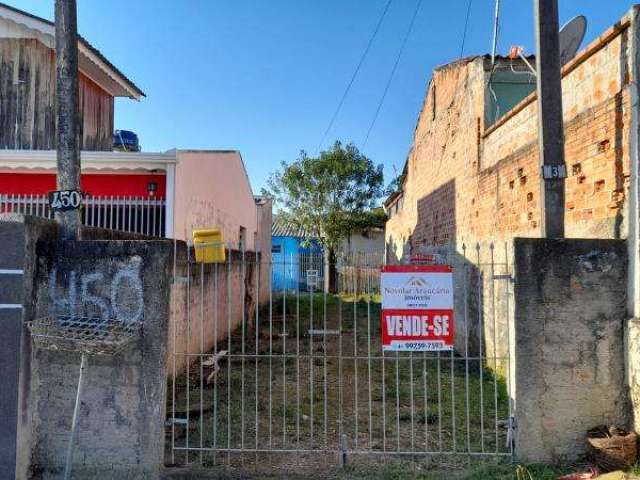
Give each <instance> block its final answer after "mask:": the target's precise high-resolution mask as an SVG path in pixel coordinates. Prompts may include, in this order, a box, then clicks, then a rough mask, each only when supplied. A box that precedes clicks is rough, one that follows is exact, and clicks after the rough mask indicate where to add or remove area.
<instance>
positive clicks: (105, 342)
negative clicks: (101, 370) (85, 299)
mask: <svg viewBox="0 0 640 480" xmlns="http://www.w3.org/2000/svg"><path fill="white" fill-rule="evenodd" d="M29 329H30V330H31V337H32V338H33V342H34V343H35V344H36V346H38V347H40V348H44V349H47V350H60V351H71V352H83V353H86V354H88V355H114V354H116V353H118V352H120V351H121V350H123V349H124V348H125V347H126V346H127V345H128V344H129V343H131V342H132V341H134V340H135V339H136V338H137V337H138V335H139V334H140V330H141V325H140V324H139V323H127V322H123V321H121V320H117V319H113V318H111V319H104V318H101V317H91V316H77V315H49V316H46V317H41V318H38V319H36V320H34V321H33V322H30V323H29Z"/></svg>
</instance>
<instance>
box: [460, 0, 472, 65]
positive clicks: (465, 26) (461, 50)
mask: <svg viewBox="0 0 640 480" xmlns="http://www.w3.org/2000/svg"><path fill="white" fill-rule="evenodd" d="M472 3H473V0H469V3H467V15H466V17H465V19H464V33H463V34H462V45H460V58H462V55H464V44H465V42H466V41H467V29H468V28H469V17H470V15H471V4H472Z"/></svg>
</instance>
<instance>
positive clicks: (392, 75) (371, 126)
mask: <svg viewBox="0 0 640 480" xmlns="http://www.w3.org/2000/svg"><path fill="white" fill-rule="evenodd" d="M421 5H422V0H418V2H417V3H416V9H415V11H414V12H413V17H411V23H409V28H407V32H406V33H405V35H404V38H403V39H402V45H400V50H399V51H398V56H397V57H396V61H395V63H394V64H393V68H392V69H391V74H390V75H389V79H388V80H387V84H386V85H385V87H384V92H382V97H381V98H380V102H379V103H378V108H376V113H375V114H374V116H373V120H371V124H370V125H369V129H368V130H367V135H366V136H365V138H364V143H363V144H362V147H363V148H364V147H365V146H366V145H367V142H368V141H369V135H370V134H371V130H373V126H374V125H375V123H376V120H378V115H379V114H380V109H381V108H382V104H383V103H384V99H385V98H386V96H387V92H388V91H389V86H390V85H391V82H392V80H393V77H394V75H395V73H396V69H397V68H398V64H399V63H400V58H401V57H402V53H403V52H404V47H405V46H406V45H407V40H409V35H411V30H413V25H414V23H415V21H416V17H417V16H418V12H419V11H420V6H421Z"/></svg>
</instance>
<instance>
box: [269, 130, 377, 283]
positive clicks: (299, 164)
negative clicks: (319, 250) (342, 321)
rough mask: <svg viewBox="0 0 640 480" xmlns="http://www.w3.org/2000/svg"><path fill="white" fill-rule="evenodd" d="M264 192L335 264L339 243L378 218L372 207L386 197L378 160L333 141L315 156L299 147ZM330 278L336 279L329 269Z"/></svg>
mask: <svg viewBox="0 0 640 480" xmlns="http://www.w3.org/2000/svg"><path fill="white" fill-rule="evenodd" d="M263 194H265V195H268V196H270V197H271V198H272V199H273V201H274V204H275V206H276V211H277V215H279V216H280V217H281V218H284V219H285V220H286V221H288V222H289V223H291V224H292V225H295V226H296V227H299V228H303V229H305V230H306V231H308V232H310V233H311V234H312V235H313V236H315V237H316V238H317V239H318V240H319V242H320V244H321V245H322V246H323V248H324V249H325V252H326V253H327V256H328V260H329V262H330V264H331V265H333V264H334V263H335V251H336V249H337V248H338V246H339V245H340V243H341V242H342V241H343V240H344V239H345V238H347V237H348V236H349V235H350V234H351V232H352V231H353V230H354V229H359V228H362V227H363V226H366V224H367V221H368V220H370V219H376V218H377V217H376V216H375V215H371V213H370V212H371V210H373V209H375V208H376V207H377V206H378V204H379V201H380V199H381V198H382V197H383V196H384V176H383V172H382V165H376V164H374V163H373V161H371V160H370V159H369V158H367V157H366V156H365V155H363V154H362V153H361V152H360V151H359V150H358V149H357V148H356V146H355V145H353V144H352V143H349V144H347V145H343V144H342V143H341V142H338V141H337V142H335V143H334V145H333V146H332V147H331V148H330V149H329V150H326V151H322V152H320V155H319V156H318V157H310V156H308V155H307V154H306V153H305V152H304V151H302V152H300V156H299V157H298V158H297V160H295V161H294V162H292V163H287V162H282V164H281V166H280V170H279V171H277V172H275V173H274V174H272V175H271V177H270V178H269V180H268V182H267V188H266V189H264V190H263ZM377 220H378V221H379V219H377ZM329 278H330V282H333V281H334V280H335V278H334V275H333V274H332V272H331V271H330V272H329Z"/></svg>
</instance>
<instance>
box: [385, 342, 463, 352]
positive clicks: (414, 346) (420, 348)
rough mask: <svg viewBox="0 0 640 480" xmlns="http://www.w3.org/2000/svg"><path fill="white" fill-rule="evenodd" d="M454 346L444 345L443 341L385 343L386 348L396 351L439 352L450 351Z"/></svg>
mask: <svg viewBox="0 0 640 480" xmlns="http://www.w3.org/2000/svg"><path fill="white" fill-rule="evenodd" d="M452 349H453V348H452V347H451V346H450V345H444V344H443V343H441V342H415V341H414V342H397V341H393V342H391V345H385V346H384V350H387V351H394V352H404V351H406V352H439V351H450V350H452Z"/></svg>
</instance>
